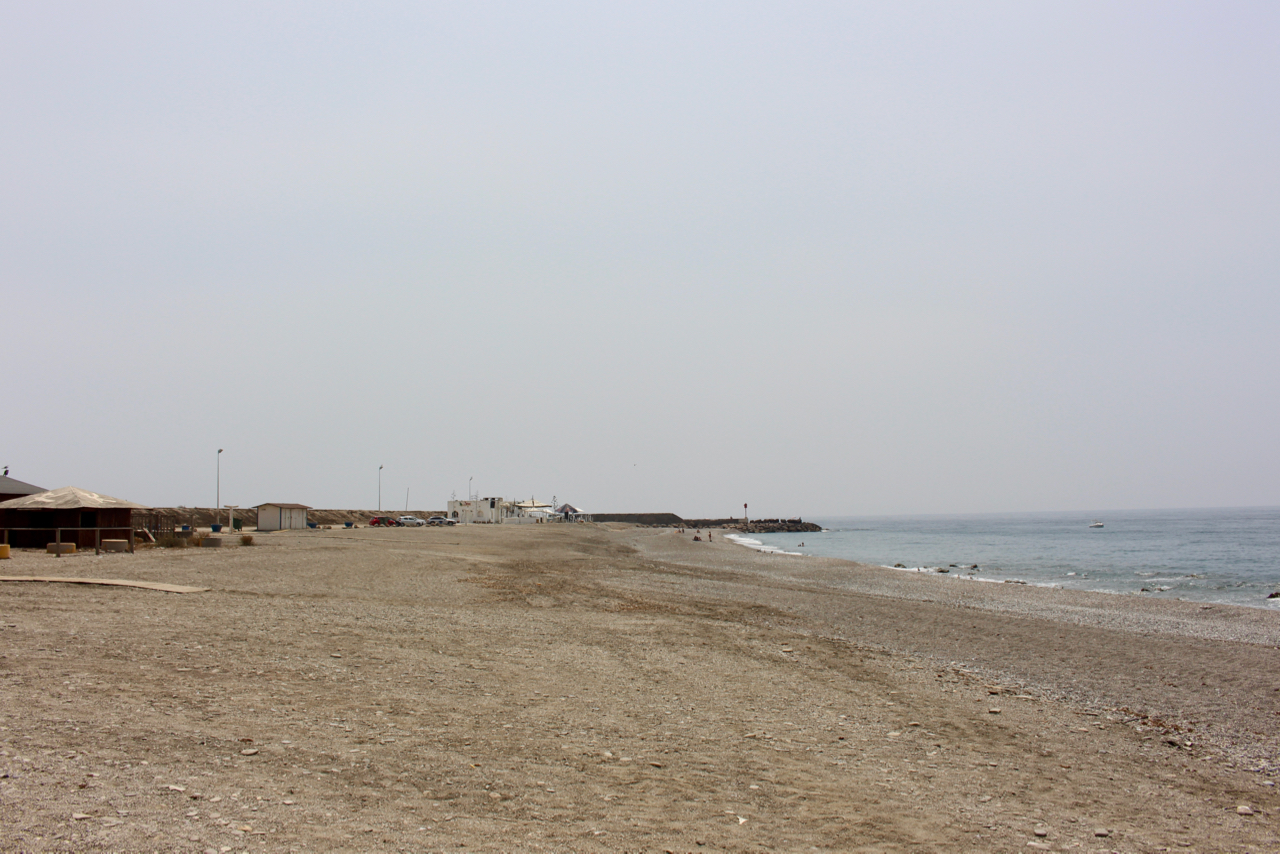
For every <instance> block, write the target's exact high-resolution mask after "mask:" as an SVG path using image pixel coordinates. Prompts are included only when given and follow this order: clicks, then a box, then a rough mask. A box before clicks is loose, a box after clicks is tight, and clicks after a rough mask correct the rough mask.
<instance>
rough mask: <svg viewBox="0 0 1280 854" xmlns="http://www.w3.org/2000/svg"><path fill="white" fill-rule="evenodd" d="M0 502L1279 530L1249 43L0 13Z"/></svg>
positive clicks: (123, 6)
mask: <svg viewBox="0 0 1280 854" xmlns="http://www.w3.org/2000/svg"><path fill="white" fill-rule="evenodd" d="M0 78H2V79H3V80H4V81H5V85H4V86H3V87H0V341H3V349H2V352H3V357H4V358H3V363H4V372H3V376H4V380H3V386H4V389H5V394H4V411H5V414H4V416H3V419H0V457H2V459H0V464H8V465H9V466H10V467H11V472H10V474H11V476H13V477H16V478H18V479H20V480H24V481H28V482H31V483H35V484H37V485H40V486H44V487H48V488H53V487H59V486H65V485H75V486H80V487H83V488H86V489H91V490H94V491H98V492H104V493H107V494H110V495H116V496H119V497H123V498H128V499H131V500H134V501H138V502H141V503H145V504H152V505H176V504H183V505H189V506H190V505H200V506H209V505H212V504H213V503H214V501H215V490H216V479H217V476H218V463H217V449H218V448H224V449H225V452H224V453H223V455H222V461H221V484H222V488H221V496H222V500H223V502H224V503H233V504H240V505H254V504H258V503H261V502H266V501H297V502H302V503H304V504H309V505H312V506H316V507H350V508H373V507H376V505H377V502H378V467H379V466H380V465H382V466H385V468H384V469H383V471H382V503H383V507H384V508H385V509H395V508H402V507H403V506H404V496H405V490H406V489H408V490H409V504H410V505H411V506H412V507H414V508H424V509H439V508H443V507H444V504H445V502H446V501H447V500H448V498H449V497H450V495H451V494H453V493H456V494H457V495H458V497H464V496H465V494H466V492H467V489H468V480H469V479H470V478H474V489H475V491H476V492H478V493H481V494H483V495H502V496H507V497H517V498H527V497H530V496H536V497H538V498H540V499H543V498H544V499H548V500H549V499H550V498H551V497H552V496H553V495H555V496H556V497H558V498H559V499H560V500H561V501H564V500H569V501H572V502H573V503H575V504H578V505H580V506H582V507H585V508H586V509H588V510H594V511H598V512H634V511H671V512H676V513H680V514H682V515H686V516H708V515H717V516H719V515H729V514H735V515H737V514H740V513H741V510H742V505H743V503H744V502H747V503H750V505H751V514H752V515H753V516H773V515H779V514H781V515H795V514H802V515H809V516H820V515H845V514H848V515H853V514H891V513H946V512H954V513H966V512H975V513H976V512H1007V511H1024V510H1082V511H1086V510H1102V509H1119V508H1160V507H1210V506H1240V505H1276V504H1280V441H1278V437H1280V344H1278V343H1277V333H1278V332H1280V277H1278V275H1277V274H1278V273H1280V4H1276V3H1274V2H1220V1H1219V2H1212V3H1209V2H1203V3H1180V2H1167V0H1166V1H1165V2H1116V0H1105V2H1087V1H1086V0H1071V2H1060V3H1055V2H1037V3H1026V2H1007V3H1001V2H975V3H954V2H938V3H914V2H896V1H895V2H877V3H858V2H830V3H823V2H813V3H803V2H785V3H782V2H780V3H762V2H744V0H734V2H710V3H697V2H689V0H682V2H678V3H675V2H671V3H668V2H653V0H649V2H644V3H626V4H619V3H600V2H581V3H571V2H544V3H525V2H519V3H475V2H458V3H426V2H368V0H364V2H360V3H341V4H340V3H324V2H315V0H308V2H273V3H260V2H252V3H250V2H243V3H236V2H227V0H219V2H210V3H205V2H182V3H173V2H167V1H166V2H159V3H130V2H112V3H99V2H84V3H73V2H63V3H58V2H48V3H29V2H11V1H10V0H4V2H0Z"/></svg>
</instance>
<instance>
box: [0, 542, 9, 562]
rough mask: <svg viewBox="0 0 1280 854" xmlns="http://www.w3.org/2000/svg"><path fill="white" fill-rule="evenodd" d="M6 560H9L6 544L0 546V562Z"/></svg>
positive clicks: (7, 545)
mask: <svg viewBox="0 0 1280 854" xmlns="http://www.w3.org/2000/svg"><path fill="white" fill-rule="evenodd" d="M8 559H9V544H8V543H4V544H0V560H8Z"/></svg>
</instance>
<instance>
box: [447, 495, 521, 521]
mask: <svg viewBox="0 0 1280 854" xmlns="http://www.w3.org/2000/svg"><path fill="white" fill-rule="evenodd" d="M506 504H507V502H505V501H503V500H502V499H501V498H473V499H469V500H466V501H459V500H457V499H453V500H451V501H450V502H449V518H450V519H453V520H454V521H455V522H457V523H458V524H459V525H472V524H476V523H479V524H484V525H498V524H501V523H502V511H503V508H505V507H506Z"/></svg>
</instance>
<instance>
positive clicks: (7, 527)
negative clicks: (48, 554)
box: [0, 486, 147, 549]
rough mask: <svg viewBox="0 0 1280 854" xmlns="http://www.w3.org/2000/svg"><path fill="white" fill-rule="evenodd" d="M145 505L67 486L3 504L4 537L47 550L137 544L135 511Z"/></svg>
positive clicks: (0, 513)
mask: <svg viewBox="0 0 1280 854" xmlns="http://www.w3.org/2000/svg"><path fill="white" fill-rule="evenodd" d="M145 509H147V508H145V507H143V506H142V505H141V504H134V503H133V502H132V501H125V500H124V499H123V498H112V497H111V496H110V495H102V494H101V493H98V492H90V491H88V490H87V489H79V488H77V487H74V486H64V487H62V488H61V489H51V490H47V491H45V492H37V493H34V494H31V495H24V496H22V497H21V498H12V499H10V500H8V501H3V502H0V536H2V537H3V542H6V543H8V544H9V545H10V546H12V547H14V548H22V549H43V548H44V547H45V546H47V545H48V544H49V543H75V545H76V548H78V549H84V548H89V549H91V548H95V547H96V546H98V544H99V543H101V542H102V540H128V541H129V542H130V544H131V546H130V547H132V543H133V512H134V511H135V510H145Z"/></svg>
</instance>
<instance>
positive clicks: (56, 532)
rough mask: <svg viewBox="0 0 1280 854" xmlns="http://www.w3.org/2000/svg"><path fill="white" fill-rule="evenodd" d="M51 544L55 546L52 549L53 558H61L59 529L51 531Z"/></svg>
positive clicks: (60, 533)
mask: <svg viewBox="0 0 1280 854" xmlns="http://www.w3.org/2000/svg"><path fill="white" fill-rule="evenodd" d="M53 542H54V544H55V547H54V549H53V556H54V557H62V529H61V528H54V529H53Z"/></svg>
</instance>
